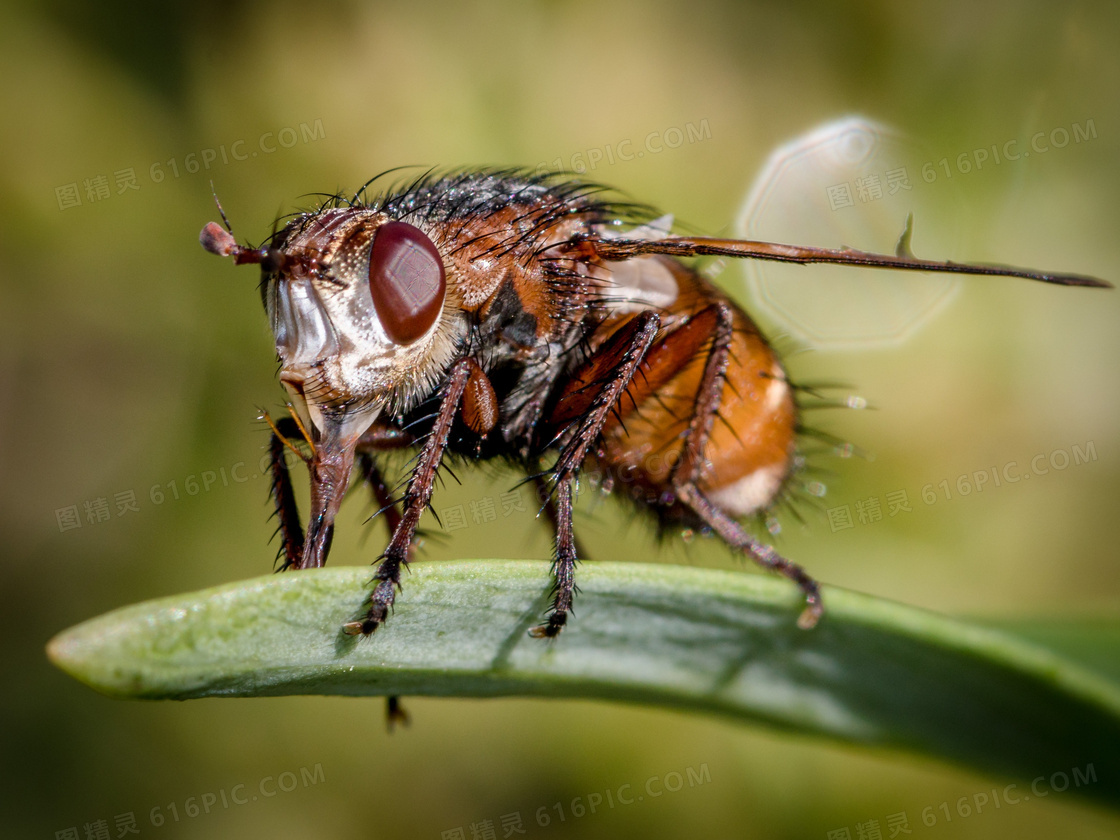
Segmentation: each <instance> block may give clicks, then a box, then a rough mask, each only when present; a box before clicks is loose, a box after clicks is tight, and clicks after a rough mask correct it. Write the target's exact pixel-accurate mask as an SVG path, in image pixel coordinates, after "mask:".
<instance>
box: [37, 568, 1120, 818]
mask: <svg viewBox="0 0 1120 840" xmlns="http://www.w3.org/2000/svg"><path fill="white" fill-rule="evenodd" d="M369 577H370V571H369V569H367V568H354V567H343V568H334V569H322V570H316V571H305V572H299V573H294V574H284V575H272V576H269V577H265V578H258V579H255V580H250V581H245V582H241V583H235V584H230V585H226V586H220V587H216V588H213V589H208V590H205V591H202V592H197V593H193V594H188V595H180V596H176V597H172V598H165V599H162V600H158V601H151V602H148V603H144V604H137V605H134V606H130V607H125V608H123V609H120V610H116V611H115V612H112V613H109V614H107V615H103V616H101V617H99V618H95V619H92V620H90V621H87V622H85V623H84V624H80V625H78V626H76V627H73V628H71V629H70V630H67V631H65V632H64V633H61V634H60V635H59V636H57V637H56V638H55V639H53V640H52V641H51V643H50V645H49V646H48V653H49V655H50V657H51V659H52V660H53V661H54V662H55V663H56V664H57V665H58V666H59V667H60V668H62V669H63V670H65V671H66V672H68V673H70V674H71V675H73V676H74V677H76V678H77V679H79V680H81V681H82V682H85V683H87V684H88V685H90V686H92V687H93V688H95V689H97V690H98V691H101V692H103V693H105V694H108V695H111V696H114V697H131V698H148V699H159V698H164V699H178V700H183V699H189V698H194V697H209V696H216V695H218V696H230V697H233V696H237V697H247V696H260V695H282V694H346V695H387V694H400V695H405V696H407V695H441V696H450V695H457V696H471V697H490V696H503V695H527V696H544V697H588V698H602V699H608V700H624V701H631V702H637V703H645V704H651V705H658V706H665V707H670V708H676V709H682V710H688V711H697V712H709V713H714V714H718V715H723V716H726V717H730V718H733V719H736V720H740V721H759V722H763V723H766V724H769V725H772V726H777V727H781V728H784V729H788V730H792V731H795V732H798V733H803V734H813V735H824V736H829V737H832V738H837V739H841V740H844V741H850V742H855V743H860V744H867V745H873V746H878V747H891V748H899V749H904V750H912V751H916V752H921V753H926V754H929V755H933V756H937V757H940V758H942V759H947V760H949V761H952V762H956V763H960V764H964V765H967V766H969V767H972V768H975V769H978V770H982V771H986V772H989V773H994V774H998V775H1002V776H1007V777H1012V778H1016V779H1021V780H1032V779H1035V778H1037V777H1038V776H1043V777H1045V779H1047V780H1049V779H1050V778H1051V776H1052V775H1053V774H1055V773H1059V772H1060V773H1065V774H1066V777H1067V778H1068V780H1069V785H1070V787H1069V789H1070V790H1071V791H1074V790H1076V791H1077V792H1079V793H1081V794H1083V795H1086V796H1089V797H1092V798H1095V799H1096V800H1098V801H1100V802H1105V803H1109V804H1111V805H1113V806H1120V772H1118V771H1120V685H1118V684H1117V683H1116V682H1114V681H1112V679H1110V678H1109V677H1106V676H1103V675H1101V674H1098V673H1096V672H1094V671H1093V670H1092V669H1091V668H1089V667H1086V666H1084V665H1079V664H1075V663H1073V662H1071V661H1070V660H1069V659H1068V658H1066V657H1064V656H1062V655H1059V654H1058V653H1054V652H1051V651H1049V650H1047V649H1046V648H1044V647H1039V646H1036V645H1034V644H1031V643H1028V642H1025V641H1022V640H1020V639H1017V638H1015V637H1014V636H1012V635H1009V634H1006V633H1004V632H1001V631H999V630H994V629H990V628H986V627H982V626H979V625H975V624H969V623H965V622H961V621H956V620H952V619H948V618H944V617H942V616H938V615H934V614H931V613H927V612H923V611H921V610H917V609H913V608H910V607H906V606H903V605H899V604H895V603H892V602H888V601H883V600H880V599H875V598H871V597H868V596H865V595H860V594H857V593H853V592H846V591H843V590H838V589H827V590H826V591H825V605H826V613H825V617H824V619H823V620H822V621H821V623H820V625H819V626H818V627H817V628H816V629H814V630H811V631H802V630H798V629H797V628H796V626H795V621H796V617H797V614H798V612H799V610H800V608H801V603H800V599H799V597H798V596H797V594H796V593H795V592H794V590H793V589H792V587H790V586H789V585H788V584H786V583H785V582H784V581H780V580H776V579H771V578H767V577H762V576H758V575H751V574H744V573H739V572H721V571H710V570H701V569H694V568H685V567H679V566H664V565H644V564H638V563H586V564H583V565H582V566H581V567H580V571H579V582H580V589H581V592H580V595H579V597H578V599H577V602H576V606H577V609H578V615H577V616H576V617H575V620H574V621H572V622H570V623H569V625H568V627H567V629H565V630H564V632H563V633H562V634H561V635H560V637H559V638H558V639H555V640H552V641H542V640H538V639H533V638H530V637H529V635H528V632H527V631H528V630H529V629H530V628H531V627H533V626H535V625H536V624H537V623H539V622H540V620H541V617H542V615H543V613H544V611H545V609H546V607H547V604H548V600H549V589H550V585H551V578H550V576H549V569H548V564H547V563H544V562H537V561H504V560H500V561H499V560H488V561H486V560H478V561H455V562H441V563H432V564H415V565H413V566H412V573H411V574H410V575H408V576H407V577H406V579H405V582H404V583H405V588H404V591H403V593H402V594H401V596H400V597H399V598H398V601H397V608H396V613H395V614H394V615H393V617H392V618H391V620H390V621H389V622H388V623H387V624H386V625H385V626H384V627H382V628H381V629H379V630H378V631H377V632H376V633H375V634H373V635H372V636H370V637H368V638H363V637H351V636H347V635H345V634H343V633H342V632H341V630H340V628H341V626H342V625H343V624H344V623H345V622H347V621H350V620H353V619H355V618H357V617H359V615H360V614H361V613H362V611H363V602H364V600H365V598H366V596H367V593H368V591H369V590H368V582H369ZM1090 765H1091V768H1090ZM1075 769H1076V771H1077V773H1076V774H1075V773H1074V771H1075ZM1090 774H1091V778H1090ZM1075 781H1076V782H1077V784H1076V785H1075V784H1074V782H1075Z"/></svg>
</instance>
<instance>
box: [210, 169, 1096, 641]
mask: <svg viewBox="0 0 1120 840" xmlns="http://www.w3.org/2000/svg"><path fill="white" fill-rule="evenodd" d="M367 186H368V185H367ZM363 194H364V188H363V191H361V192H359V194H358V195H357V196H355V197H354V198H353V199H350V200H346V199H339V198H335V199H333V200H331V201H329V202H327V203H326V204H325V205H324V206H322V207H320V208H319V209H317V210H315V211H312V212H308V213H304V214H302V215H299V216H297V217H295V218H294V219H293V220H292V221H290V222H289V223H288V224H287V225H286V226H285V227H284V228H283V229H282V230H280V231H279V232H278V233H276V234H274V235H273V236H272V237H271V238H270V239H269V240H267V241H266V242H265V244H264V245H262V246H261V247H260V248H250V247H248V246H241V245H238V244H237V243H236V241H235V240H234V238H233V236H232V234H231V233H229V232H228V231H227V229H223V228H222V227H220V226H219V225H217V224H216V223H213V222H211V223H210V224H208V225H207V226H206V227H205V228H204V229H203V231H202V235H201V241H202V244H203V246H204V247H205V248H206V249H207V250H209V251H212V252H214V253H217V254H220V255H223V256H233V258H234V260H235V262H236V263H237V264H243V263H259V264H260V265H261V269H262V296H263V298H264V302H265V306H266V308H267V310H268V315H269V318H270V320H271V323H272V328H273V332H274V333H275V336H276V351H277V354H278V355H279V358H280V362H281V371H280V380H281V382H282V383H283V384H284V386H285V387H286V389H287V390H288V392H289V393H290V394H291V396H292V399H293V402H294V403H295V405H296V407H297V408H298V409H299V413H298V414H297V415H294V416H293V418H292V420H291V421H290V422H289V421H284V422H281V423H279V424H277V425H275V426H274V428H273V437H272V443H271V453H272V494H273V497H274V500H275V503H276V508H277V513H278V516H279V520H280V531H281V535H282V539H283V545H282V549H281V551H282V555H283V558H284V567H285V568H310V567H317V566H322V565H323V564H324V563H325V562H326V559H327V554H328V551H329V548H330V541H331V534H332V530H333V523H334V519H335V515H336V513H337V511H338V508H339V504H340V503H341V500H342V497H343V495H344V493H345V491H346V488H347V486H348V484H349V482H350V478H351V474H352V472H353V471H354V469H355V463H356V462H357V464H358V467H359V468H360V473H361V475H362V477H363V479H364V480H366V481H368V482H369V483H370V484H371V485H372V486H373V488H374V491H375V493H377V496H378V498H379V499H380V500H381V503H382V504H383V505H384V506H385V508H386V510H387V512H388V516H389V519H390V528H391V530H392V537H391V539H390V541H389V545H388V546H387V548H386V549H385V552H384V554H383V555H382V556H381V558H380V564H379V565H378V567H377V570H376V572H375V575H374V588H373V592H372V594H371V595H370V599H369V604H368V609H367V612H366V615H365V617H364V618H363V619H361V620H359V621H354V622H351V623H349V624H347V625H346V626H345V627H344V629H345V630H346V632H348V633H352V634H358V633H362V634H369V633H372V632H373V631H374V630H376V629H377V627H378V626H379V625H380V624H381V623H382V622H383V621H385V620H386V618H387V617H388V614H389V611H390V609H391V608H392V605H393V600H394V598H395V595H396V592H397V591H398V589H399V588H400V575H401V568H402V566H404V565H406V564H407V562H408V560H409V558H410V551H411V547H412V543H413V539H414V536H415V533H416V529H417V526H418V524H419V521H420V516H421V514H422V512H423V511H424V509H425V508H426V507H427V506H428V505H429V502H430V499H431V495H432V489H433V483H434V478H435V475H436V472H437V470H438V468H439V465H440V462H441V460H442V459H443V458H444V457H445V455H447V454H452V453H457V454H460V455H465V456H469V457H472V458H479V459H486V458H497V457H503V458H506V459H510V460H512V461H514V462H516V463H517V464H519V465H520V466H521V467H522V468H523V469H524V470H525V471H526V472H527V474H529V475H531V476H535V477H536V478H537V479H538V481H539V482H540V483H541V485H542V486H543V487H545V488H547V498H548V502H547V508H548V512H549V514H550V518H551V520H552V521H553V522H554V524H555V530H556V553H555V558H554V563H553V574H554V575H555V597H554V599H553V602H552V605H551V608H550V609H549V611H548V614H547V616H546V618H545V620H544V622H543V623H542V624H541V625H540V626H538V627H536V628H535V629H534V630H533V631H531V632H532V634H533V635H535V636H546V637H551V636H555V635H556V634H557V633H559V632H560V631H561V629H562V628H563V627H564V625H565V623H566V621H567V619H568V615H569V613H570V612H571V608H572V597H573V592H574V572H575V566H576V561H577V551H576V541H575V535H574V531H573V527H572V506H573V495H574V485H575V482H576V480H577V478H578V476H579V474H580V471H581V470H582V469H584V468H585V467H587V466H589V465H594V466H595V467H596V468H597V470H598V471H601V472H602V473H603V474H604V475H605V476H606V478H605V479H604V480H605V482H606V483H607V485H608V486H609V485H611V484H617V483H619V482H624V483H625V484H626V485H627V487H628V488H629V492H630V495H632V496H633V497H634V498H635V499H636V500H638V502H639V503H641V504H642V505H643V506H645V507H647V508H649V509H650V510H652V511H653V512H655V513H656V514H657V515H658V517H660V519H661V520H662V521H663V522H674V523H676V522H679V523H681V524H682V525H684V526H685V527H700V528H706V529H710V530H711V531H713V532H714V533H716V534H717V535H718V536H719V537H721V538H722V539H723V540H724V541H725V542H726V543H727V544H728V545H730V546H731V547H732V548H733V549H735V550H737V551H739V552H742V553H743V554H745V555H747V556H749V557H750V558H751V559H752V560H754V561H755V562H757V563H758V564H760V565H762V566H764V567H765V568H768V569H771V570H773V571H775V572H777V573H778V574H781V575H783V576H785V577H786V578H788V579H790V580H791V581H793V582H794V583H795V584H796V585H797V586H798V587H799V588H800V590H801V592H802V593H803V595H804V599H805V609H804V612H803V613H802V614H801V617H800V619H799V620H798V623H799V625H800V626H802V627H805V628H808V627H812V626H813V625H814V624H815V623H816V622H817V620H818V619H819V617H820V616H821V614H822V603H821V597H820V593H819V590H818V586H817V583H816V582H815V581H814V580H813V579H812V578H811V577H810V576H809V575H808V574H806V573H805V572H804V571H803V570H802V569H801V567H800V566H798V565H796V564H794V563H791V562H790V561H788V560H786V559H785V558H783V557H782V556H780V555H779V554H778V553H777V552H775V551H774V550H773V549H772V548H771V547H770V546H768V545H767V544H765V543H763V542H761V541H759V540H757V539H756V538H755V537H753V536H752V535H751V534H750V533H749V532H748V531H747V530H746V529H745V528H744V526H743V525H742V524H741V520H743V519H744V518H745V517H748V516H750V515H752V514H755V513H758V512H764V511H766V510H767V509H768V508H770V507H771V506H772V505H773V504H774V503H775V500H776V499H777V498H778V497H779V495H780V493H781V492H782V490H783V488H784V487H785V486H786V484H787V482H788V481H789V479H790V476H791V473H792V471H793V469H794V464H795V462H796V457H795V456H796V445H797V431H798V411H797V404H796V401H795V389H794V388H793V387H792V386H791V384H790V382H789V380H788V379H787V377H786V373H785V371H784V369H783V368H782V365H781V363H780V361H779V360H778V358H777V357H776V355H775V354H774V352H773V350H771V348H770V346H769V345H768V344H767V342H766V340H765V338H764V337H763V336H762V334H761V333H760V332H759V330H758V329H757V327H756V326H755V325H754V323H753V322H752V321H751V319H750V317H749V316H748V315H747V314H746V313H745V312H744V311H743V310H742V309H741V308H739V307H738V306H737V305H735V304H734V303H733V302H732V301H731V300H730V299H729V298H728V297H726V296H725V295H724V294H723V293H722V292H721V291H719V290H718V289H717V288H716V287H714V286H713V285H712V284H711V283H709V282H708V281H707V280H705V279H704V278H703V277H702V276H701V275H699V274H697V273H696V272H695V271H693V270H692V269H691V268H689V267H687V266H685V265H684V264H683V263H681V262H679V261H678V259H677V258H679V257H688V256H694V255H704V254H712V255H721V256H727V257H754V258H760V259H768V260H779V261H786V262H797V263H809V262H831V263H838V264H845V265H862V266H868V267H878V268H898V269H914V270H928V271H948V272H959V273H966V274H988V275H1004V276H1015V277H1025V278H1028V279H1034V280H1040V281H1043V282H1048V283H1056V284H1060V285H1077V286H1097V287H1102V286H1108V285H1109V284H1107V283H1105V282H1103V281H1100V280H1095V279H1093V278H1089V277H1082V276H1078V275H1055V274H1044V273H1040V272H1035V271H1026V270H1020V269H1012V268H1007V267H1002V266H986V265H964V264H957V263H937V262H930V261H925V260H918V259H915V258H914V257H912V256H910V255H909V254H908V253H904V252H903V249H902V248H900V253H899V254H898V255H896V256H886V255H880V254H869V253H865V252H861V251H854V250H851V249H842V250H827V249H819V248H803V247H796V246H788V245H778V244H772V243H762V242H749V241H740V240H721V239H709V238H702V237H692V238H689V237H676V236H669V235H667V234H666V233H665V232H663V231H658V230H657V229H656V227H651V226H645V227H643V226H642V224H641V223H642V222H643V221H646V216H645V215H643V213H642V212H641V210H640V209H638V208H634V207H633V206H630V205H622V204H618V203H615V202H612V201H609V200H606V199H604V198H603V193H602V191H601V189H600V188H598V187H595V186H593V185H588V184H585V183H582V182H576V181H555V180H552V179H549V178H546V177H541V176H533V175H528V174H526V173H523V172H520V171H481V172H467V173H462V174H454V175H449V176H443V177H430V176H426V177H423V178H421V179H420V180H418V181H416V182H414V183H412V184H411V185H408V186H406V187H404V188H402V189H400V190H398V191H391V192H389V193H387V194H385V195H382V196H380V197H378V198H376V199H374V200H372V201H366V200H365V199H364V197H363ZM227 227H228V226H227ZM300 418H303V419H302V420H301V419H300ZM294 434H302V436H303V437H304V438H305V440H306V441H307V443H308V444H309V446H310V448H311V453H312V454H311V455H310V456H309V457H308V458H307V461H308V468H309V471H310V474H311V511H310V516H309V520H308V527H307V533H306V535H305V534H304V533H303V531H302V529H301V526H300V522H299V517H298V515H297V512H296V508H295V502H294V497H293V493H292V485H291V480H290V476H289V473H288V470H287V467H286V466H285V463H284V459H283V455H284V447H285V446H286V445H292V444H291V442H290V441H289V440H288V438H289V437H291V436H293V435H294ZM401 447H415V448H418V450H419V454H418V457H417V459H416V461H415V465H414V467H413V469H412V474H411V478H410V480H409V481H408V484H407V489H406V490H405V492H404V495H403V497H402V498H400V499H393V498H392V497H391V495H390V494H389V492H388V491H387V490H386V485H385V483H384V481H383V480H382V478H381V475H380V472H379V470H378V466H377V461H376V453H378V452H380V451H384V450H387V449H395V448H401ZM293 448H294V447H293Z"/></svg>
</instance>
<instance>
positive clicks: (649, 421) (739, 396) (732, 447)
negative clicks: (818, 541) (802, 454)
mask: <svg viewBox="0 0 1120 840" xmlns="http://www.w3.org/2000/svg"><path fill="white" fill-rule="evenodd" d="M653 259H657V260H658V265H657V266H650V269H652V270H654V271H658V272H662V273H663V274H664V273H665V270H666V269H667V270H668V274H669V275H671V276H672V279H673V280H674V281H675V283H676V286H677V295H676V298H675V300H672V301H671V302H670V301H668V300H667V299H666V300H664V301H663V302H662V306H661V307H660V308H659V310H658V311H659V312H660V314H661V315H662V319H663V331H662V334H661V335H659V336H658V339H657V340H656V341H655V343H654V345H653V346H652V347H651V348H650V351H649V353H648V354H647V356H646V361H645V363H644V364H643V366H642V374H644V376H639V377H637V378H636V379H635V382H634V383H633V384H632V385H631V387H630V389H629V390H628V391H627V394H626V395H625V396H624V397H623V398H622V400H621V401H620V404H619V406H618V416H617V417H612V418H611V419H609V420H608V421H607V423H606V426H605V427H604V430H603V449H602V457H601V458H600V461H601V466H602V467H603V468H604V469H606V470H607V471H608V472H609V473H610V474H611V475H613V476H615V480H616V482H618V484H620V485H621V489H623V492H626V490H625V488H626V486H627V485H629V486H630V487H632V488H634V491H637V492H634V491H631V492H633V493H634V495H637V496H644V497H645V499H646V500H647V501H651V502H652V501H655V499H662V500H665V499H668V498H671V490H672V486H671V474H672V471H673V468H674V467H675V466H676V464H677V463H679V462H680V459H681V450H682V445H683V444H682V439H683V436H684V434H685V432H686V431H687V429H688V428H689V426H690V424H691V423H692V421H693V416H694V414H695V411H696V403H697V399H698V396H699V394H698V392H699V389H700V385H701V378H702V375H703V371H704V367H705V363H706V361H707V359H708V356H709V353H710V351H711V345H712V341H711V338H712V331H713V329H714V326H715V316H714V310H713V309H712V308H711V305H712V304H713V303H718V302H720V301H725V302H729V301H727V298H726V296H724V295H723V294H722V293H721V292H719V291H718V290H717V289H715V288H714V287H713V286H712V285H710V284H709V283H708V282H707V281H706V280H705V279H704V278H702V277H700V276H699V275H697V274H696V273H695V272H693V271H691V270H689V269H688V268H686V267H685V266H683V265H681V264H680V263H677V262H676V261H674V260H669V259H665V258H653ZM647 273H648V272H647ZM732 309H733V317H734V322H733V330H734V331H733V336H732V342H731V348H730V354H729V359H728V362H727V368H726V372H725V377H724V383H723V388H722V392H721V396H720V400H719V409H718V413H717V415H716V417H715V418H714V419H713V423H712V426H711V432H710V436H709V438H708V440H707V443H706V445H705V446H704V448H703V455H704V463H703V466H702V469H701V473H700V479H699V481H698V482H697V486H698V487H699V489H700V490H701V492H703V493H704V494H705V495H706V496H707V497H708V498H709V499H711V500H712V501H713V502H715V503H716V504H717V505H719V506H720V507H721V508H723V509H724V510H726V511H727V512H728V513H731V514H734V515H736V516H746V515H749V514H751V513H754V512H756V511H759V510H763V509H765V508H766V507H768V506H769V505H770V503H771V502H772V501H773V499H774V497H775V496H776V495H777V494H778V492H779V491H780V490H781V487H782V485H783V483H784V482H785V480H786V478H787V477H788V475H789V473H790V468H791V465H792V462H793V456H794V448H795V436H796V426H797V408H796V404H795V403H794V399H793V391H792V388H791V387H790V385H789V383H788V382H787V380H786V376H785V371H784V369H783V368H782V366H781V363H780V362H779V361H778V358H777V356H776V355H775V354H774V352H773V350H771V349H770V346H769V345H768V344H767V343H766V340H765V339H764V338H763V337H762V335H761V334H760V333H759V331H758V329H757V327H755V325H754V323H753V322H752V321H751V320H750V318H749V317H748V316H747V314H746V313H745V312H743V311H742V310H741V309H739V308H738V307H737V306H734V304H732ZM630 317H632V316H630ZM626 320H629V318H628V317H623V318H621V319H612V322H614V323H618V322H621V323H625V321H626ZM612 322H608V325H607V326H608V328H610V327H613V326H614V323H612ZM610 331H611V332H613V331H614V330H613V329H611V330H610ZM616 486H617V485H616Z"/></svg>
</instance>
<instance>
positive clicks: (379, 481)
mask: <svg viewBox="0 0 1120 840" xmlns="http://www.w3.org/2000/svg"><path fill="white" fill-rule="evenodd" d="M368 434H369V433H368V432H367V435H368ZM364 442H365V437H363V440H362V441H360V442H359V443H358V471H359V473H360V474H361V476H362V481H364V482H365V483H366V484H368V485H369V486H370V490H371V491H372V492H373V499H374V503H375V504H376V505H377V506H378V512H384V514H385V519H386V520H387V521H388V523H389V533H395V532H396V530H397V528H398V527H399V526H400V524H401V511H400V508H399V507H397V502H396V500H395V499H394V498H393V495H392V493H390V491H389V487H388V485H387V484H386V483H385V478H384V476H383V475H382V474H381V470H380V469H378V467H377V464H376V463H375V462H374V460H373V456H372V455H371V454H370V453H369V451H363V450H362V445H363V443H364ZM367 445H369V444H367ZM404 445H407V444H404ZM370 448H371V449H373V448H377V445H376V444H374V445H372V446H370ZM385 723H386V725H387V726H388V728H389V731H390V732H392V731H393V729H395V728H396V727H397V725H398V724H403V725H404V726H407V725H408V723H409V718H408V712H407V711H405V708H404V706H402V705H401V698H400V697H398V696H396V695H395V694H394V695H390V696H387V697H386V698H385Z"/></svg>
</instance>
